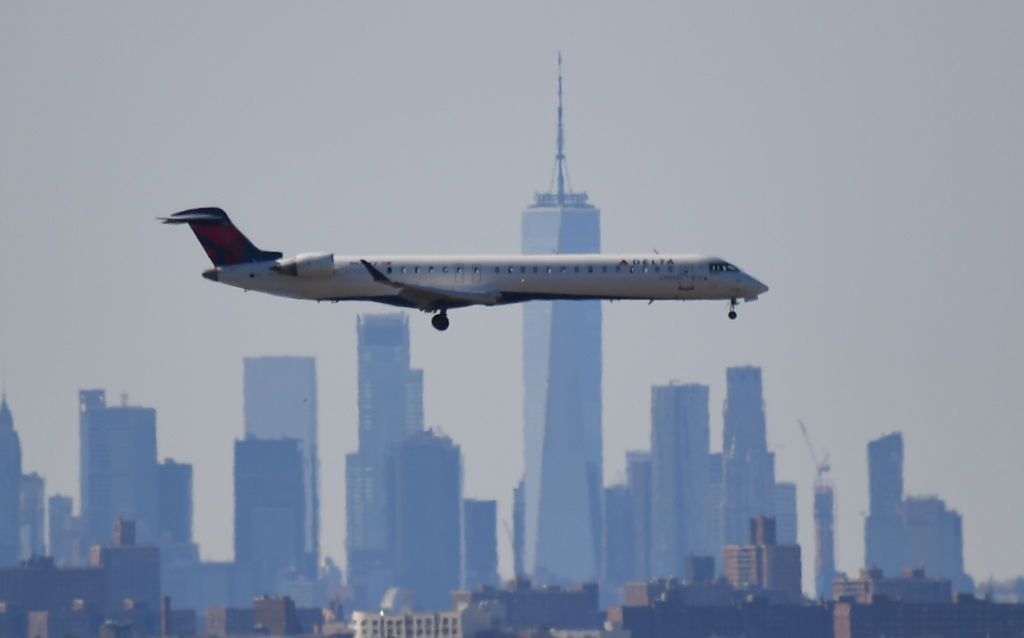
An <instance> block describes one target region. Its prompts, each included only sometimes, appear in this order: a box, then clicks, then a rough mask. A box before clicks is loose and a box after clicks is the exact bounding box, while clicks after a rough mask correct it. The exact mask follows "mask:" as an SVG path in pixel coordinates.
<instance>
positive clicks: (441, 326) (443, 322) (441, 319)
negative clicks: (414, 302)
mask: <svg viewBox="0 0 1024 638" xmlns="http://www.w3.org/2000/svg"><path fill="white" fill-rule="evenodd" d="M430 325H432V326H434V328H435V329H436V330H440V331H441V332H444V331H445V330H447V329H448V313H447V312H446V311H444V310H442V311H441V312H439V313H437V314H436V315H434V316H433V317H431V318H430Z"/></svg>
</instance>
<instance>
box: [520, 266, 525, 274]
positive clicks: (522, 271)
mask: <svg viewBox="0 0 1024 638" xmlns="http://www.w3.org/2000/svg"><path fill="white" fill-rule="evenodd" d="M519 272H520V274H525V273H526V266H520V267H519Z"/></svg>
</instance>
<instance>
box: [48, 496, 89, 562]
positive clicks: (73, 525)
mask: <svg viewBox="0 0 1024 638" xmlns="http://www.w3.org/2000/svg"><path fill="white" fill-rule="evenodd" d="M47 516H48V517H49V519H50V529H49V543H50V555H51V556H52V557H53V562H54V563H55V564H56V565H57V566H58V567H81V566H82V565H85V562H86V558H87V556H86V554H87V553H88V549H89V548H88V547H86V546H85V537H84V529H83V525H82V517H81V516H75V515H74V500H73V499H72V498H71V497H70V496H62V495H60V494H54V495H53V496H51V497H50V498H49V499H48V501H47Z"/></svg>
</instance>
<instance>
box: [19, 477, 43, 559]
mask: <svg viewBox="0 0 1024 638" xmlns="http://www.w3.org/2000/svg"><path fill="white" fill-rule="evenodd" d="M20 509H21V521H20V523H21V534H20V540H21V560H28V559H29V558H32V557H33V556H45V555H46V481H45V480H44V479H43V477H42V476H40V475H39V474H38V473H36V472H31V473H29V474H23V475H22V477H21V507H20Z"/></svg>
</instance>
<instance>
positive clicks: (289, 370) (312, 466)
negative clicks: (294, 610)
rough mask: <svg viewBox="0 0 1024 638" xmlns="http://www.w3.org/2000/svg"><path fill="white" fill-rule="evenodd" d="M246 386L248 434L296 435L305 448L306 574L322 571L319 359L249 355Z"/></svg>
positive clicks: (245, 378) (278, 436) (304, 535)
mask: <svg viewBox="0 0 1024 638" xmlns="http://www.w3.org/2000/svg"><path fill="white" fill-rule="evenodd" d="M243 387H244V396H245V408H244V411H245V436H246V438H257V439H280V438H290V439H295V440H297V441H298V442H299V446H300V447H301V449H302V477H303V485H304V492H305V494H306V506H305V510H306V522H305V525H304V527H303V530H302V533H303V544H304V547H305V552H306V563H305V567H304V570H303V571H304V573H305V575H306V576H308V577H313V576H315V575H316V572H317V567H318V565H319V562H320V462H319V456H318V449H317V395H316V359H314V358H313V357H246V358H245V360H244V372H243Z"/></svg>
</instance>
